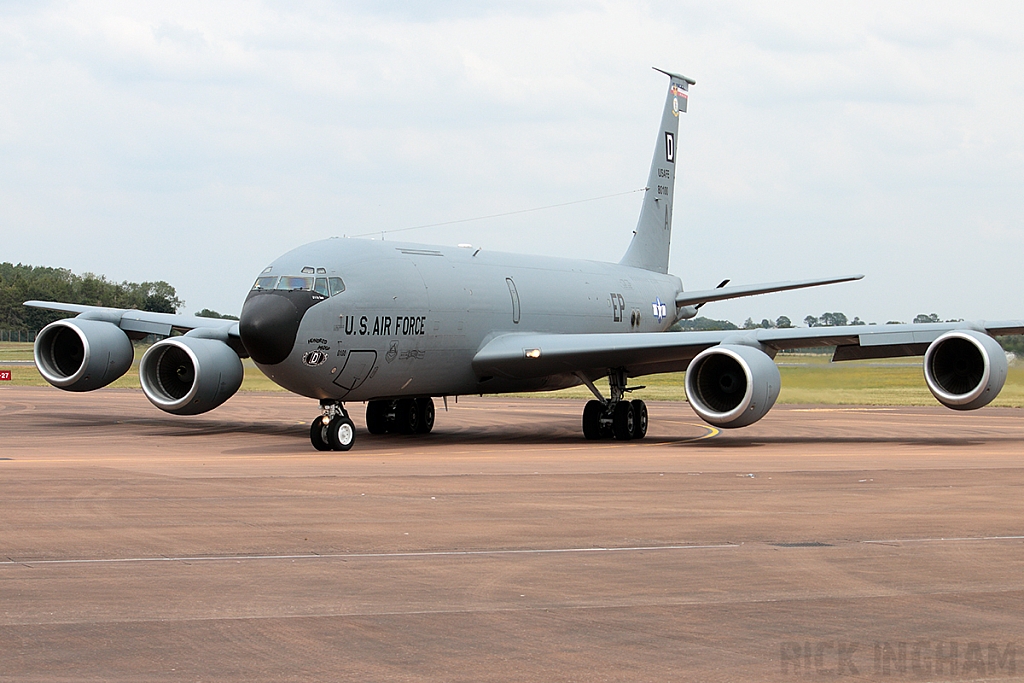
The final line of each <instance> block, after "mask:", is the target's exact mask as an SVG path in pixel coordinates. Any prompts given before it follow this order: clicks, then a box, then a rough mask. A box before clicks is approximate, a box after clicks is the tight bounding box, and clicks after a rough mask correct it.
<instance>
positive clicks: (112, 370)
mask: <svg viewBox="0 0 1024 683" xmlns="http://www.w3.org/2000/svg"><path fill="white" fill-rule="evenodd" d="M33 354H34V355H35V360H36V368H38V369H39V374H40V375H42V376H43V379H45V380H46V381H47V382H49V383H50V384H52V385H53V386H55V387H57V388H59V389H64V390H65V391H92V390H93V389H99V388H101V387H105V386H107V385H108V384H110V383H111V382H113V381H114V380H116V379H117V378H118V377H120V376H121V375H123V374H124V373H126V372H128V369H129V368H130V367H131V366H132V361H133V360H135V347H133V346H132V342H131V340H130V339H128V335H126V334H125V333H124V331H123V330H122V329H121V328H120V327H118V326H117V325H115V324H113V323H109V322H103V321H101V320H83V319H81V318H70V319H68V320H58V321H56V322H53V323H50V324H49V325H47V326H46V327H44V328H43V329H42V331H41V332H40V333H39V334H38V335H36V342H35V345H34V346H33Z"/></svg>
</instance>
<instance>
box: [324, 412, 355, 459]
mask: <svg viewBox="0 0 1024 683" xmlns="http://www.w3.org/2000/svg"><path fill="white" fill-rule="evenodd" d="M355 440H356V428H355V425H353V424H352V420H350V419H349V418H347V417H336V418H334V419H333V420H331V421H330V422H329V423H328V424H327V441H328V443H330V444H331V449H332V450H335V451H347V450H349V449H351V448H352V444H353V443H355Z"/></svg>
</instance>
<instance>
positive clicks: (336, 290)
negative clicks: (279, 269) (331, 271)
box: [252, 275, 345, 296]
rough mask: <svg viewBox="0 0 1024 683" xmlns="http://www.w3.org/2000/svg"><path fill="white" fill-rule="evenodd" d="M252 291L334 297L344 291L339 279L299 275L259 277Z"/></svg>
mask: <svg viewBox="0 0 1024 683" xmlns="http://www.w3.org/2000/svg"><path fill="white" fill-rule="evenodd" d="M252 288H253V289H254V290H268V289H277V290H283V291H306V292H310V291H312V292H316V293H317V294H321V295H323V296H334V295H335V294H341V293H342V292H344V291H345V283H344V282H343V281H342V279H341V278H340V277H330V278H328V277H318V278H312V277H303V276H301V275H282V276H280V277H278V276H277V275H261V276H260V277H258V278H256V283H255V284H254V285H253V286H252Z"/></svg>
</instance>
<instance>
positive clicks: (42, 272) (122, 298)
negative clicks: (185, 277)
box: [0, 263, 184, 333]
mask: <svg viewBox="0 0 1024 683" xmlns="http://www.w3.org/2000/svg"><path fill="white" fill-rule="evenodd" d="M30 299H41V300H45V301H61V302H64V303H70V304H87V305H90V306H109V307H111V308H135V309H139V310H143V311H154V312H157V313H177V312H178V309H180V308H181V307H182V306H183V305H184V302H183V301H182V300H181V299H179V298H178V296H177V292H176V291H175V289H174V287H172V286H171V285H169V284H167V283H166V282H164V281H162V280H160V281H157V282H127V281H125V282H112V281H110V280H108V279H107V278H105V277H103V276H102V275H94V274H92V273H85V274H84V275H76V274H74V273H72V272H71V271H70V270H68V269H66V268H48V267H45V266H30V265H25V264H22V263H19V264H17V265H15V264H12V263H0V329H6V330H25V331H28V332H32V333H34V332H38V331H39V330H41V329H42V328H44V327H46V326H47V325H48V324H50V323H51V322H53V321H54V320H59V319H60V318H66V317H68V314H66V313H60V312H57V311H47V310H44V309H41V308H29V307H27V306H24V305H23V304H24V303H25V302H26V301H29V300H30Z"/></svg>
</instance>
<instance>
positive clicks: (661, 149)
mask: <svg viewBox="0 0 1024 683" xmlns="http://www.w3.org/2000/svg"><path fill="white" fill-rule="evenodd" d="M655 71H661V69H657V68H656V69H655ZM661 73H663V74H665V75H666V76H668V77H669V85H668V96H667V97H666V98H665V109H664V111H663V112H662V114H661V128H660V129H659V131H658V139H657V140H656V142H655V145H654V159H653V161H652V162H651V174H650V176H649V177H648V178H647V192H646V193H645V194H644V204H643V208H642V209H640V220H639V221H637V224H636V231H634V233H633V241H632V242H630V243H629V249H627V250H626V255H625V256H623V257H622V260H621V261H619V263H621V264H622V265H624V266H633V267H635V268H643V269H644V270H653V271H655V272H657V273H667V272H668V248H669V243H670V242H671V240H672V196H673V194H674V193H675V184H676V163H675V162H676V134H677V133H678V132H679V114H680V113H681V112H685V111H686V98H687V94H688V91H689V89H690V86H691V85H693V84H694V83H696V81H694V80H693V79H692V78H687V77H686V76H680V75H679V74H673V73H669V72H668V71H661Z"/></svg>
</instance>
